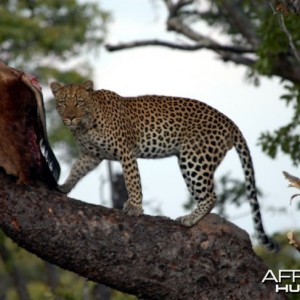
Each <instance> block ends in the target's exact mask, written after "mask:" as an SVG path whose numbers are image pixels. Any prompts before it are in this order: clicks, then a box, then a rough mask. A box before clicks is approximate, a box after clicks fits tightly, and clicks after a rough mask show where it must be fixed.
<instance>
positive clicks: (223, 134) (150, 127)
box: [51, 81, 277, 250]
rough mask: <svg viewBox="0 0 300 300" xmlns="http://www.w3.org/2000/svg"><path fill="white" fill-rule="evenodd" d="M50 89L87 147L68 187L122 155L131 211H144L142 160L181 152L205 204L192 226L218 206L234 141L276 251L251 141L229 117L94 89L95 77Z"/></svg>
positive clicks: (201, 107)
mask: <svg viewBox="0 0 300 300" xmlns="http://www.w3.org/2000/svg"><path fill="white" fill-rule="evenodd" d="M51 90H52V92H53V94H54V96H55V98H56V106H57V110H58V112H59V114H60V115H61V117H62V119H63V122H64V123H65V125H66V126H68V127H69V128H70V129H71V131H72V133H73V135H74V137H75V139H76V141H77V143H78V146H79V149H80V157H79V159H78V160H77V161H76V162H75V164H74V166H73V167H72V170H71V173H70V176H69V178H68V179H67V181H66V182H65V183H64V184H63V185H61V186H60V190H61V191H62V192H64V193H68V192H69V191H70V190H71V189H72V188H73V187H74V186H75V185H76V183H77V182H78V181H79V180H80V179H81V178H82V177H83V176H84V175H86V174H87V173H88V172H89V171H91V170H92V169H94V168H95V167H96V166H98V165H99V164H100V162H101V161H102V160H103V159H109V160H118V161H120V162H121V164H122V168H123V173H124V177H125V182H126V187H127V190H128V194H129V199H128V200H127V202H126V203H125V206H124V210H125V212H127V213H128V214H130V215H135V216H138V215H141V214H142V213H143V209H142V190H141V183H140V175H139V171H138V165H137V158H162V157H167V156H171V155H176V156H177V157H178V162H179V166H180V169H181V172H182V175H183V177H184V180H185V182H186V185H187V187H188V189H189V191H190V193H191V195H192V197H193V198H194V200H196V201H197V202H198V204H197V207H196V209H195V210H194V211H192V212H191V213H190V214H188V215H186V216H183V217H180V218H179V220H180V222H181V223H182V224H183V225H186V226H192V225H194V224H195V223H196V222H198V221H199V220H200V219H201V218H203V217H204V216H205V215H206V214H208V213H209V212H210V211H211V209H212V208H213V206H214V204H215V201H216V195H215V193H214V186H213V175H214V172H215V170H216V168H217V167H218V165H219V164H220V162H221V161H222V159H223V158H224V156H225V154H226V152H227V151H228V150H229V149H231V148H232V147H233V146H234V147H235V148H236V150H237V152H238V154H239V157H240V160H241V162H242V167H243V170H244V174H245V178H246V187H247V195H248V198H249V200H250V205H251V209H252V214H253V218H254V224H255V229H256V232H257V234H258V238H259V239H260V241H261V242H262V243H263V244H265V245H266V246H267V247H268V248H269V249H272V250H276V248H277V245H276V244H275V243H274V242H273V241H272V240H271V239H269V238H268V237H267V235H266V234H265V232H264V228H263V225H262V220H261V215H260V209H259V204H258V201H257V195H256V188H255V178H254V169H253V165H252V160H251V156H250V152H249V149H248V146H247V144H246V141H245V139H244V137H243V135H242V133H241V132H240V130H239V129H238V127H237V126H236V125H235V124H234V123H233V122H232V121H231V120H230V119H229V118H228V117H226V116H225V115H223V114H222V113H220V112H219V111H217V110H216V109H214V108H212V107H210V106H209V105H207V104H205V103H202V102H200V101H197V100H191V99H184V98H179V97H167V96H153V95H151V96H139V97H132V98H123V97H121V96H119V95H118V94H116V93H114V92H112V91H108V90H98V91H94V90H93V83H92V81H87V82H85V83H84V84H71V85H66V86H62V85H60V84H59V83H56V82H53V83H52V84H51Z"/></svg>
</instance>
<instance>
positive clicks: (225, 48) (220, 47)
mask: <svg viewBox="0 0 300 300" xmlns="http://www.w3.org/2000/svg"><path fill="white" fill-rule="evenodd" d="M145 46H162V47H167V48H171V49H179V50H188V51H196V50H201V49H210V50H215V51H218V50H221V51H229V52H231V53H243V54H245V53H255V50H254V49H250V48H244V47H240V46H234V45H232V46H231V45H230V46H226V45H219V44H216V43H214V44H209V43H202V44H201V43H198V44H194V45H188V44H176V43H173V42H168V41H162V40H156V39H153V40H142V41H133V42H127V43H119V44H117V45H111V44H107V45H106V46H105V48H106V49H107V50H108V51H111V52H112V51H118V50H125V49H130V48H137V47H145Z"/></svg>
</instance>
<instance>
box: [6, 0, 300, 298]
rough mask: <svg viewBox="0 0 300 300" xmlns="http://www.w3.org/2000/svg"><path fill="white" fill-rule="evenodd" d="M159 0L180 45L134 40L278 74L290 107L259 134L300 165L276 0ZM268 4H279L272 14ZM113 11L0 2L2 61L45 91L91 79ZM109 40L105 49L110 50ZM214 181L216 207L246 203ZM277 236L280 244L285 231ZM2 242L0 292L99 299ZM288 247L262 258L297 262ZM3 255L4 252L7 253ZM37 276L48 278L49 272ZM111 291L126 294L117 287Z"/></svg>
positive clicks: (295, 88) (291, 62)
mask: <svg viewBox="0 0 300 300" xmlns="http://www.w3.org/2000/svg"><path fill="white" fill-rule="evenodd" d="M145 1H150V0H145ZM158 1H160V2H163V3H164V5H165V9H166V10H167V11H168V12H169V13H168V19H167V20H166V24H167V29H168V30H169V31H170V32H175V33H176V34H177V37H180V38H183V37H184V38H185V40H184V41H185V43H178V42H177V39H175V40H174V41H173V40H171V41H169V40H168V41H160V40H157V39H156V41H155V42H154V41H153V40H150V41H134V45H133V46H134V47H136V46H147V45H159V46H164V47H169V48H177V49H180V50H182V51H196V50H201V49H203V48H204V49H205V48H206V49H209V50H211V51H214V52H215V53H216V54H217V56H218V58H219V59H221V60H222V61H224V62H228V61H231V62H234V63H236V64H237V65H243V66H245V67H246V70H247V71H246V72H247V76H248V79H249V80H250V82H252V83H253V84H255V85H257V86H259V81H260V78H261V77H262V76H266V77H271V76H279V77H280V78H282V84H283V85H284V87H285V91H286V92H285V94H283V95H282V101H285V103H286V105H287V106H289V107H292V108H293V117H292V118H291V120H290V122H289V123H288V124H286V125H284V126H282V127H280V128H278V129H277V130H275V131H274V132H263V133H262V134H261V137H260V139H259V143H260V145H261V147H262V150H263V151H265V152H266V153H267V154H268V155H270V156H271V157H272V158H276V155H277V154H278V152H279V151H282V152H284V153H286V154H287V155H289V157H290V159H291V161H292V162H293V163H294V164H295V165H299V162H300V160H299V150H300V149H299V140H300V137H299V134H298V132H299V114H300V108H299V101H300V95H299V91H300V89H299V84H300V75H299V74H300V72H299V71H300V70H299V68H300V64H299V61H297V58H296V57H295V55H294V54H293V51H292V50H291V45H290V42H289V40H288V38H287V35H286V33H285V32H284V31H283V30H282V26H280V18H279V17H280V15H281V13H282V11H281V10H280V9H281V7H278V3H275V1H264V3H262V2H261V1H254V0H246V1H227V0H223V1H206V2H205V4H206V5H204V6H199V1H196V0H195V1H189V0H173V1H171V0H156V1H153V3H155V2H158ZM287 2H288V1H282V3H283V8H285V9H286V11H285V13H284V22H285V25H286V27H287V28H288V30H289V33H290V34H291V36H292V39H293V42H294V44H295V45H296V47H297V48H299V46H300V45H299V43H300V33H299V30H298V28H299V15H298V13H299V11H297V9H296V11H295V10H293V9H291V8H290V7H289V6H288V5H287V4H288V3H287ZM100 3H101V2H100ZM272 7H273V8H274V9H277V13H278V14H277V15H276V14H274V11H273V10H272ZM154 9H155V6H154ZM111 14H112V15H113V12H105V11H103V10H102V9H101V5H100V6H99V3H98V2H89V1H86V2H84V1H78V0H68V1H64V3H63V4H62V3H61V2H60V1H41V0H36V1H31V0H27V1H26V0H23V1H22V0H16V1H12V0H4V1H2V2H1V5H0V60H2V61H4V62H5V63H7V64H9V65H10V66H13V67H16V68H21V69H24V70H26V71H27V72H30V73H33V74H35V75H37V76H38V78H39V80H40V81H41V82H42V84H43V85H44V86H45V91H47V88H46V86H47V85H48V84H49V81H50V80H54V79H55V80H58V81H60V82H65V83H69V82H80V81H83V80H84V79H85V78H88V77H92V74H93V68H92V64H91V60H92V57H93V56H94V55H97V51H98V50H99V49H100V48H101V47H103V45H104V41H105V36H106V34H107V28H108V27H109V20H110V16H111ZM116 21H117V20H116ZM199 22H200V23H201V22H204V23H205V24H207V25H209V26H210V27H211V28H214V29H215V30H217V31H218V32H219V33H220V35H221V36H222V37H226V41H227V43H224V42H221V41H223V40H222V39H221V40H220V41H218V40H212V39H211V38H209V37H207V36H206V35H205V33H203V32H201V31H199V28H201V27H198V24H199ZM155 38H156V37H155ZM124 41H126V37H124ZM111 46H113V45H110V46H109V47H107V48H108V49H109V50H114V49H113V47H111ZM130 47H132V45H131V46H130ZM122 48H126V49H127V48H128V44H126V43H124V44H123V45H122V47H121V48H120V49H122ZM90 49H93V50H90ZM47 111H48V120H49V125H50V126H49V127H50V137H51V140H52V142H53V143H54V144H55V145H56V147H57V149H59V151H58V152H59V153H62V154H63V156H64V158H65V159H66V160H67V158H72V157H74V156H76V148H75V147H74V142H73V139H72V137H71V136H70V134H69V132H68V131H67V130H66V129H65V128H64V127H63V126H61V123H60V122H58V121H57V115H56V113H55V111H54V103H53V101H51V100H49V101H48V102H47ZM218 187H219V189H218V190H219V203H220V206H219V211H220V213H223V214H225V206H224V203H226V202H229V201H231V202H234V203H236V204H240V203H241V202H243V201H244V198H243V197H242V196H243V194H244V193H243V189H244V187H243V185H242V183H241V182H240V181H238V180H236V179H232V178H230V176H224V177H222V178H221V180H220V182H219V183H218ZM280 238H281V239H282V240H283V243H284V235H283V236H281V237H280ZM0 245H1V247H2V248H1V249H2V252H1V253H0V255H1V258H2V263H1V264H0V282H1V283H0V290H1V292H0V298H1V297H2V298H3V299H41V297H42V298H43V297H44V298H45V299H46V298H48V299H88V297H94V299H100V298H97V295H94V296H92V294H93V291H95V290H96V287H95V285H94V284H93V283H87V282H86V281H85V280H84V279H82V278H79V277H77V276H75V275H74V274H71V273H64V272H62V271H58V270H55V271H53V270H52V271H50V272H46V273H45V270H47V266H46V265H45V264H44V263H43V262H41V261H40V260H38V259H36V258H35V257H33V256H32V255H30V254H28V253H26V252H25V251H23V250H20V249H19V248H17V247H16V246H15V245H13V244H12V243H11V242H10V241H9V240H8V239H6V238H5V237H4V236H3V235H1V239H0ZM5 251H6V252H5ZM258 251H262V250H258ZM290 251H292V250H290V249H289V250H285V251H284V252H283V253H282V256H281V257H280V259H279V260H278V261H280V266H279V265H278V261H277V262H274V261H268V257H267V256H266V255H265V254H264V253H263V252H261V254H262V256H263V257H264V259H265V260H266V261H267V263H268V264H269V265H270V266H271V267H273V268H274V269H276V268H279V267H281V268H283V267H286V268H292V267H293V268H297V266H298V260H297V258H294V257H295V256H296V255H295V254H293V255H291V252H290ZM5 253H9V255H8V256H5ZM0 261H1V260H0ZM29 266H30V267H29ZM42 274H48V275H49V276H48V278H47V276H44V275H42ZM53 274H54V276H57V277H58V278H59V279H58V280H57V282H56V283H55V285H54V288H51V284H50V282H49V277H50V275H53ZM1 284H2V287H1ZM74 287H76V288H74ZM22 288H23V290H22ZM1 293H2V294H1ZM100 294H101V293H100ZM102 295H103V293H102ZM109 297H111V298H112V299H131V298H130V296H124V295H121V294H119V293H117V292H113V294H111V295H110V296H109Z"/></svg>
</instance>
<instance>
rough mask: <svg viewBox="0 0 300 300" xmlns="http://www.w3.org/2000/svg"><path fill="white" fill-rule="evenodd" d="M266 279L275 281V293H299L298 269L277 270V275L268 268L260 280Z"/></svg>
mask: <svg viewBox="0 0 300 300" xmlns="http://www.w3.org/2000/svg"><path fill="white" fill-rule="evenodd" d="M268 281H271V282H275V283H276V285H275V288H276V293H278V292H285V293H300V270H278V276H277V277H276V276H275V274H274V273H273V271H272V270H268V272H267V273H266V275H265V277H264V278H263V280H262V281H261V282H262V283H264V282H268Z"/></svg>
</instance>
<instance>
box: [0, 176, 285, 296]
mask: <svg viewBox="0 0 300 300" xmlns="http://www.w3.org/2000/svg"><path fill="white" fill-rule="evenodd" d="M0 228H1V229H2V230H3V231H4V232H5V234H6V235H7V236H9V237H11V238H12V239H13V240H14V241H15V242H16V243H18V244H19V245H20V246H21V247H23V248H25V249H27V250H28V251H30V252H32V253H35V254H36V255H38V256H39V257H41V258H43V259H45V260H47V261H49V262H50V263H54V264H56V265H58V266H60V267H62V268H65V269H67V270H71V271H73V272H76V273H78V274H80V275H82V276H85V277H87V278H89V279H91V280H94V281H96V282H100V283H104V284H106V285H109V286H111V287H113V288H116V289H118V290H121V291H124V292H128V293H132V294H135V295H137V296H139V297H143V299H160V300H161V299H181V300H182V299H229V298H230V299H285V297H284V295H280V294H276V293H275V287H274V286H273V285H272V284H271V283H268V284H267V283H266V284H265V283H264V284H262V283H261V280H262V278H263V277H264V275H265V273H266V271H267V267H266V266H265V265H264V263H263V262H262V261H261V260H260V259H259V258H258V257H257V256H256V255H255V254H254V253H253V251H252V247H251V243H250V240H249V237H248V235H247V234H246V233H245V232H244V231H243V230H241V229H239V228H238V227H236V226H235V225H233V224H231V223H229V222H227V221H225V220H224V219H221V218H220V217H218V216H217V215H214V214H210V215H208V216H207V217H205V218H204V219H203V220H202V221H201V222H199V223H198V225H196V226H194V227H192V228H185V227H182V226H181V225H179V224H178V223H176V222H174V221H171V220H166V219H163V218H161V217H150V216H142V217H139V218H136V217H129V216H127V215H125V214H124V213H123V212H121V211H119V210H113V209H108V208H105V207H101V206H95V205H91V204H87V203H83V202H80V201H78V200H74V199H71V198H67V197H66V196H64V195H61V194H59V193H57V192H54V191H50V190H48V189H46V188H45V187H43V186H36V187H32V186H24V185H16V184H15V181H14V180H13V179H11V178H9V177H8V176H6V175H4V174H3V173H0Z"/></svg>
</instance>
